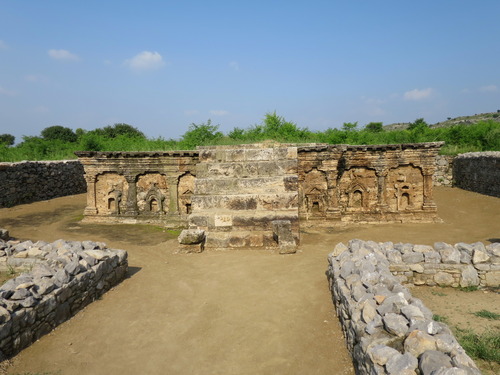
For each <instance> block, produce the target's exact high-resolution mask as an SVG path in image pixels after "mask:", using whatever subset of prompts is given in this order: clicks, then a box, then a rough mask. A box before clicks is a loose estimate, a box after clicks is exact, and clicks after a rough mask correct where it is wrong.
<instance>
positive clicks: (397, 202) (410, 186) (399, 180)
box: [386, 164, 424, 211]
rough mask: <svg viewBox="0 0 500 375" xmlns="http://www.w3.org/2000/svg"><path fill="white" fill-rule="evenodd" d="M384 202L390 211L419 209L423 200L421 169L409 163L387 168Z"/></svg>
mask: <svg viewBox="0 0 500 375" xmlns="http://www.w3.org/2000/svg"><path fill="white" fill-rule="evenodd" d="M386 202H387V203H388V205H389V208H390V210H391V211H414V210H421V209H422V205H423V202H424V177H423V174H422V170H421V169H420V168H419V167H415V166H413V165H411V164H408V165H402V166H399V167H398V168H393V169H391V170H389V173H388V175H387V178H386Z"/></svg>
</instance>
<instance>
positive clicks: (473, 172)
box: [453, 151, 500, 197]
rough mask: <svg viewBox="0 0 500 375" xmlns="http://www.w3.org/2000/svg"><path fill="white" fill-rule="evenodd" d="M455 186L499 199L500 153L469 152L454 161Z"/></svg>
mask: <svg viewBox="0 0 500 375" xmlns="http://www.w3.org/2000/svg"><path fill="white" fill-rule="evenodd" d="M453 179H454V181H455V186H456V187H459V188H461V189H465V190H470V191H474V192H476V193H481V194H486V195H492V196H494V197H500V183H499V181H500V151H488V152H469V153H466V154H461V155H458V156H457V157H456V158H455V160H454V165H453Z"/></svg>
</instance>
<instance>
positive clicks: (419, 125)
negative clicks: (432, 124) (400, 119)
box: [408, 118, 429, 130]
mask: <svg viewBox="0 0 500 375" xmlns="http://www.w3.org/2000/svg"><path fill="white" fill-rule="evenodd" d="M425 128H429V124H427V123H426V122H425V120H424V119H423V118H418V119H416V120H415V121H414V122H411V123H410V125H409V126H408V130H415V129H417V130H422V129H425Z"/></svg>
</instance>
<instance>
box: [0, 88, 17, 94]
mask: <svg viewBox="0 0 500 375" xmlns="http://www.w3.org/2000/svg"><path fill="white" fill-rule="evenodd" d="M0 95H7V96H15V95H17V92H15V91H12V90H7V89H5V88H3V87H2V86H0Z"/></svg>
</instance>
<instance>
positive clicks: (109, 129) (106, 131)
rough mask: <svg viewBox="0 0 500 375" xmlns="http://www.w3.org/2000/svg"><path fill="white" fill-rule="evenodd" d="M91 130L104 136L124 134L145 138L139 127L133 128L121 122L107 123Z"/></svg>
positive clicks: (112, 136) (113, 136)
mask: <svg viewBox="0 0 500 375" xmlns="http://www.w3.org/2000/svg"><path fill="white" fill-rule="evenodd" d="M93 132H95V133H96V134H98V135H100V136H103V137H106V138H116V137H119V136H126V137H129V138H146V136H145V135H144V133H143V132H141V131H140V130H139V129H137V128H134V127H133V126H132V125H129V124H123V123H118V124H114V125H108V126H105V127H104V128H97V129H95V130H93Z"/></svg>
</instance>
